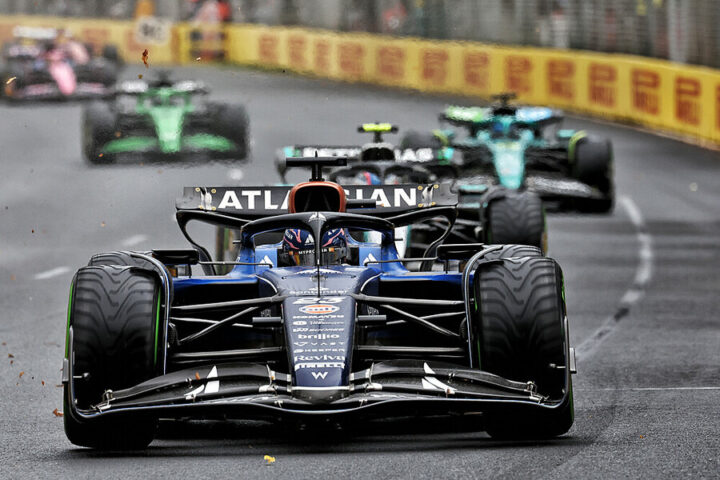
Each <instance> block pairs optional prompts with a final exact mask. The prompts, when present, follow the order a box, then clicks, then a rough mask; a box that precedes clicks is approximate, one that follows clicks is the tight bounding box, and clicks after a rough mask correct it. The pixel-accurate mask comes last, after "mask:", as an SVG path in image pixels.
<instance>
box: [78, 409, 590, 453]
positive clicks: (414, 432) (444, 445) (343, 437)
mask: <svg viewBox="0 0 720 480" xmlns="http://www.w3.org/2000/svg"><path fill="white" fill-rule="evenodd" d="M586 443H591V440H590V439H588V438H586V437H585V436H583V437H575V436H573V435H572V433H571V434H569V435H566V436H563V437H558V438H555V439H550V440H527V441H497V440H493V439H492V438H490V437H489V436H488V435H487V434H485V433H484V432H483V431H482V422H481V421H480V418H479V417H475V418H472V417H468V416H465V417H461V418H449V419H448V418H425V417H423V418H418V417H413V418H402V419H393V420H383V421H372V422H366V423H362V424H352V425H343V426H339V425H335V424H329V423H327V424H316V425H300V424H291V423H272V424H270V423H264V422H240V421H179V422H167V423H162V424H161V427H160V429H159V432H158V436H157V437H156V439H155V441H154V442H153V443H152V444H151V445H150V447H149V448H148V449H146V450H140V451H128V452H120V451H105V452H100V451H93V450H85V449H77V450H72V451H70V452H68V453H69V454H70V455H71V456H72V457H73V458H123V457H183V456H197V457H214V456H226V455H233V456H237V455H240V456H243V455H245V456H257V455H265V454H270V455H289V454H299V453H302V454H338V453H340V454H343V453H344V454H357V453H377V452H382V453H400V452H407V451H413V452H422V451H428V452H429V451H438V450H458V449H478V448H481V449H505V448H514V447H519V446H522V447H524V448H528V447H530V448H547V447H557V446H567V445H574V446H583V445H584V444H586Z"/></svg>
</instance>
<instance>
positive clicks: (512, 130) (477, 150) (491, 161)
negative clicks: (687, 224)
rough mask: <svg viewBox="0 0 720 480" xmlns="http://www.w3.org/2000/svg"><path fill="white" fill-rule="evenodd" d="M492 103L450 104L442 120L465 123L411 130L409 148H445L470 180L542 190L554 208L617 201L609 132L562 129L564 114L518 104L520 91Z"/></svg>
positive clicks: (608, 207) (604, 207) (607, 205)
mask: <svg viewBox="0 0 720 480" xmlns="http://www.w3.org/2000/svg"><path fill="white" fill-rule="evenodd" d="M494 98H495V99H496V100H497V102H498V103H497V104H496V105H494V106H491V107H459V106H449V107H447V108H446V109H445V111H444V112H443V113H442V114H441V115H440V119H441V121H442V122H446V123H448V124H450V125H451V126H459V127H463V128H464V130H465V133H466V134H465V135H463V134H462V132H458V131H457V130H455V129H453V128H448V129H441V130H435V131H433V132H416V131H411V132H408V133H407V135H405V137H404V138H403V139H402V142H401V146H402V147H403V148H421V147H431V148H436V149H439V148H444V149H445V150H446V153H445V154H444V155H443V156H442V157H443V158H439V159H438V160H439V161H441V160H443V159H444V158H447V157H448V153H447V150H450V151H451V153H452V155H453V160H452V161H453V163H455V164H456V165H458V167H459V168H460V169H461V170H462V178H463V183H467V184H468V185H473V186H475V187H477V186H478V185H490V186H492V185H501V186H503V187H505V188H506V189H508V190H521V189H522V190H528V191H531V192H535V193H537V194H538V195H539V196H540V197H541V198H542V200H543V203H544V204H545V206H546V207H547V208H548V209H551V210H556V211H580V212H595V213H606V212H610V211H612V208H613V204H614V182H613V153H612V144H611V143H610V141H609V140H608V139H604V138H597V137H595V136H592V135H589V134H588V133H587V132H585V131H583V130H568V129H561V128H559V127H560V124H561V122H562V121H563V116H562V114H561V113H560V112H558V111H555V110H552V109H550V108H545V107H515V106H513V105H511V104H510V101H511V100H512V99H513V98H515V96H514V94H501V95H497V96H495V97H494Z"/></svg>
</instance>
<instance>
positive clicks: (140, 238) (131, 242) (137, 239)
mask: <svg viewBox="0 0 720 480" xmlns="http://www.w3.org/2000/svg"><path fill="white" fill-rule="evenodd" d="M147 239H148V236H147V235H143V234H141V233H140V234H137V235H133V236H132V237H129V238H126V239H125V240H123V241H122V242H121V243H122V246H123V247H133V246H135V245H137V244H138V243H142V242H144V241H145V240H147Z"/></svg>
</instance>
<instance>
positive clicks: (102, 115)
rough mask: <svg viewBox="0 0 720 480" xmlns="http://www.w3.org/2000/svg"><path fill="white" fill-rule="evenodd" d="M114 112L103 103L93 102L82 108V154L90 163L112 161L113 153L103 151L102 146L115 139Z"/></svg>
mask: <svg viewBox="0 0 720 480" xmlns="http://www.w3.org/2000/svg"><path fill="white" fill-rule="evenodd" d="M115 120H116V119H115V114H114V113H113V111H112V110H111V109H110V106H109V105H107V104H105V103H100V102H93V103H91V104H90V105H88V106H87V107H86V108H84V109H83V118H82V126H83V130H82V142H83V154H84V155H85V159H86V160H87V161H88V162H90V163H95V164H101V163H112V161H113V160H114V159H113V155H109V154H106V153H105V152H103V147H105V145H106V144H107V143H108V142H110V141H112V140H114V139H115V131H116V128H115V127H116V121H115Z"/></svg>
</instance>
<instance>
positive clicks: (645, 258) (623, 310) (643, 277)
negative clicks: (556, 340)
mask: <svg viewBox="0 0 720 480" xmlns="http://www.w3.org/2000/svg"><path fill="white" fill-rule="evenodd" d="M618 202H619V203H620V205H622V206H623V208H624V209H625V211H626V212H627V214H628V217H630V222H632V224H633V226H634V227H635V231H636V233H635V236H636V238H637V241H638V257H639V259H640V262H639V263H638V266H637V269H636V270H635V278H634V279H633V283H632V285H631V286H630V288H629V289H627V290H626V291H625V293H624V294H623V296H622V298H621V299H620V302H619V304H618V306H617V310H616V311H615V313H613V314H612V315H610V316H609V317H607V318H606V319H605V321H604V322H603V323H602V325H600V327H599V328H598V329H597V330H595V331H594V332H593V334H592V335H590V336H589V337H588V338H586V339H585V340H584V341H583V342H582V343H581V344H580V345H579V346H578V347H577V348H576V349H575V351H576V353H577V356H578V358H586V357H589V356H591V355H592V354H593V353H595V351H596V350H597V348H598V346H599V345H600V344H601V343H602V341H603V340H604V339H605V338H606V337H607V336H608V335H610V334H611V333H612V332H613V330H615V328H617V326H618V324H619V323H620V320H622V319H623V318H624V317H625V316H626V315H627V314H628V312H629V311H630V308H631V307H632V306H633V305H634V304H635V303H637V302H638V301H639V300H640V299H641V298H642V297H643V296H644V295H645V288H646V287H647V284H648V282H650V279H651V278H652V274H653V256H654V255H653V249H652V237H651V236H650V234H649V233H647V231H646V228H645V220H644V219H643V216H642V213H641V212H640V209H639V208H638V206H637V205H636V204H635V202H634V201H633V200H632V199H631V198H630V197H626V196H621V197H619V198H618Z"/></svg>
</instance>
